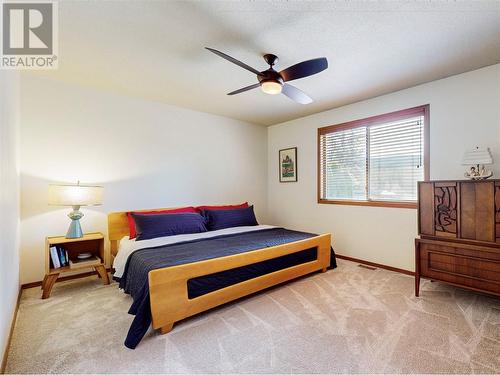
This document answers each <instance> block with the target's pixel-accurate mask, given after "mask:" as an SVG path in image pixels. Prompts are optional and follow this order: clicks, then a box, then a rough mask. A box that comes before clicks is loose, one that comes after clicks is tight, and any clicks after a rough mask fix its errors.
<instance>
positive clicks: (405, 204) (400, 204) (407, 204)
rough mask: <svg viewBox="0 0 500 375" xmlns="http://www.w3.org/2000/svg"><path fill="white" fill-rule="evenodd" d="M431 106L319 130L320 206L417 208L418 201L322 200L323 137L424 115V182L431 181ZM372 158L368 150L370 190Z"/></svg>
mask: <svg viewBox="0 0 500 375" xmlns="http://www.w3.org/2000/svg"><path fill="white" fill-rule="evenodd" d="M429 110H430V105H429V104H425V105H421V106H418V107H412V108H407V109H403V110H399V111H394V112H390V113H384V114H382V115H377V116H371V117H368V118H364V119H359V120H354V121H349V122H344V123H341V124H336V125H329V126H324V127H322V128H318V139H317V157H318V158H317V163H318V168H317V174H318V175H317V188H318V189H317V196H318V203H320V204H341V205H351V206H375V207H394V208H415V209H416V208H417V201H380V200H363V201H361V200H351V199H323V198H321V152H320V151H321V150H320V148H321V136H322V135H324V134H328V133H332V132H336V131H341V130H347V129H353V128H358V127H362V126H366V127H370V126H373V125H379V124H383V123H386V122H392V121H397V120H400V119H404V118H407V117H409V116H411V115H418V114H423V116H424V155H423V157H424V163H423V164H424V181H429V179H430V162H429V161H430V160H429V159H430V144H429V140H430V136H429V126H430V124H429V122H430V115H429ZM369 157H370V150H369V149H367V150H366V161H367V162H366V184H365V187H366V189H368V186H369V185H368V178H369V177H368V176H369V163H368V159H369Z"/></svg>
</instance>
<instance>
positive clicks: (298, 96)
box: [281, 83, 313, 104]
mask: <svg viewBox="0 0 500 375" xmlns="http://www.w3.org/2000/svg"><path fill="white" fill-rule="evenodd" d="M281 93H282V94H285V95H286V96H288V97H289V98H290V99H292V100H293V101H295V102H297V103H300V104H309V103H312V101H313V100H312V99H311V98H310V97H309V96H308V95H307V94H306V93H305V92H303V91H301V90H299V89H298V88H297V87H295V86H292V85H289V84H288V83H284V84H283V88H282V89H281Z"/></svg>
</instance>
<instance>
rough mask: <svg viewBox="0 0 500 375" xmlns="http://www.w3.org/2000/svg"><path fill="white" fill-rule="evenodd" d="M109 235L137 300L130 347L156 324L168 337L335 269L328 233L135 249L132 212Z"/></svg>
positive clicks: (238, 235)
mask: <svg viewBox="0 0 500 375" xmlns="http://www.w3.org/2000/svg"><path fill="white" fill-rule="evenodd" d="M158 210H165V209H158ZM145 211H146V210H145ZM147 211H151V210H147ZM139 212H140V211H139ZM108 231H109V240H110V247H111V254H112V257H113V259H114V265H113V266H114V268H115V269H116V272H115V275H114V277H115V279H118V280H119V282H120V288H122V289H123V290H124V291H125V292H126V293H129V294H130V295H131V296H132V298H133V300H134V302H133V303H132V306H131V308H130V310H129V313H131V314H133V315H135V318H134V321H133V322H132V325H131V327H130V330H129V332H128V334H127V338H126V340H125V346H127V347H128V348H132V349H133V348H135V347H136V346H137V345H138V343H139V342H140V340H141V339H142V337H143V336H144V334H145V333H146V332H147V330H148V329H149V327H150V325H151V324H152V326H153V328H154V329H159V330H160V332H161V333H162V334H163V333H168V332H169V331H171V330H172V328H173V325H174V323H175V322H178V321H180V320H182V319H185V318H187V317H190V316H192V315H195V314H198V313H200V312H203V311H206V310H208V309H211V308H213V307H216V306H218V305H221V304H224V303H227V302H230V301H233V300H236V299H238V298H241V297H244V296H247V295H249V294H252V293H255V292H258V291H261V290H263V289H266V288H269V287H271V286H274V285H277V284H280V283H283V282H285V281H288V280H292V279H294V278H297V277H300V276H304V275H306V274H309V273H312V272H317V271H322V272H325V271H326V270H327V269H328V268H329V267H332V268H334V267H335V266H336V263H335V254H334V253H333V249H331V235H330V234H322V235H315V234H312V233H306V232H298V231H291V230H287V229H284V228H279V227H274V226H268V225H257V226H253V227H239V228H228V229H222V230H219V231H213V232H206V233H200V234H193V235H180V236H172V237H177V238H174V239H173V238H168V237H164V238H160V239H154V240H146V241H137V242H136V243H132V242H130V240H128V237H127V236H128V220H127V213H126V212H115V213H110V214H109V215H108ZM119 249H120V252H119V251H118V250H119Z"/></svg>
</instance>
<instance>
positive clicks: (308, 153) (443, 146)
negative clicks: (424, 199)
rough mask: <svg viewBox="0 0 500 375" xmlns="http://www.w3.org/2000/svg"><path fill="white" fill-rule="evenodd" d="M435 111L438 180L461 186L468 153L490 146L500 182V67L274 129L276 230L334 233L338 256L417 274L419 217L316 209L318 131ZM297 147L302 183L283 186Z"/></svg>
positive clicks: (271, 179)
mask: <svg viewBox="0 0 500 375" xmlns="http://www.w3.org/2000/svg"><path fill="white" fill-rule="evenodd" d="M422 104H430V176H431V179H462V178H463V171H464V167H462V166H461V165H460V161H461V158H462V153H463V151H464V149H465V148H469V147H473V146H476V145H482V146H489V147H490V148H491V150H492V152H493V158H494V160H496V164H495V165H494V166H493V170H494V173H495V176H496V177H497V178H500V64H497V65H494V66H490V67H486V68H483V69H479V70H476V71H472V72H468V73H465V74H461V75H457V76H453V77H449V78H446V79H442V80H438V81H434V82H431V83H427V84H423V85H420V86H416V87H413V88H409V89H406V90H402V91H398V92H395V93H391V94H388V95H384V96H380V97H377V98H373V99H370V100H365V101H362V102H359V103H355V104H351V105H347V106H344V107H340V108H337V109H333V110H330V111H325V112H321V113H318V114H315V115H311V116H307V117H304V118H301V119H297V120H293V121H289V122H286V123H282V124H279V125H275V126H272V127H270V128H268V215H269V219H270V221H271V222H272V223H274V224H278V225H283V226H286V227H290V228H296V229H301V230H307V231H313V232H331V233H332V234H333V245H334V248H335V250H336V251H337V252H338V253H339V254H343V255H347V256H351V257H355V258H359V259H364V260H369V261H372V262H376V263H382V264H386V265H390V266H393V267H398V268H403V269H407V270H413V269H414V255H413V254H414V249H413V241H414V238H415V237H416V236H417V217H416V210H414V209H399V208H380V207H365V206H343V205H342V206H341V205H328V204H318V203H317V196H316V195H317V192H316V191H317V172H316V170H317V147H316V142H317V128H319V127H323V126H326V125H332V124H339V123H343V122H346V121H351V120H356V119H361V118H366V117H369V116H374V115H379V114H383V113H388V112H392V111H396V110H399V109H405V108H410V107H414V106H418V105H422ZM292 146H297V147H298V178H299V181H298V182H297V183H281V184H280V183H279V182H278V150H279V149H281V148H287V147H292Z"/></svg>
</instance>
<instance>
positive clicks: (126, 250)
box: [113, 224, 277, 277]
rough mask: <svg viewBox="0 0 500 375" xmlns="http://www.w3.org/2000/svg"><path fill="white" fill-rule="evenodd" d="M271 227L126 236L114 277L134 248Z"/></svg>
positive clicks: (117, 274) (118, 274) (118, 273)
mask: <svg viewBox="0 0 500 375" xmlns="http://www.w3.org/2000/svg"><path fill="white" fill-rule="evenodd" d="M271 228H277V227H276V226H274V225H265V224H264V225H253V226H245V227H233V228H226V229H220V230H214V231H210V232H203V233H191V234H179V235H177V236H168V237H158V238H153V239H151V240H143V241H136V240H135V239H133V240H131V239H129V237H128V236H126V237H123V238H122V239H121V240H120V244H119V246H118V254H117V255H116V258H115V261H114V263H113V267H114V269H115V273H114V276H115V277H122V276H123V272H124V271H125V265H126V264H127V259H128V257H129V256H130V254H132V253H133V252H134V251H136V250H140V249H145V248H147V247H155V246H162V245H170V244H174V243H177V242H183V241H191V240H197V239H202V238H210V237H215V236H221V235H224V234H235V233H244V232H253V231H256V230H262V229H271Z"/></svg>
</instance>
